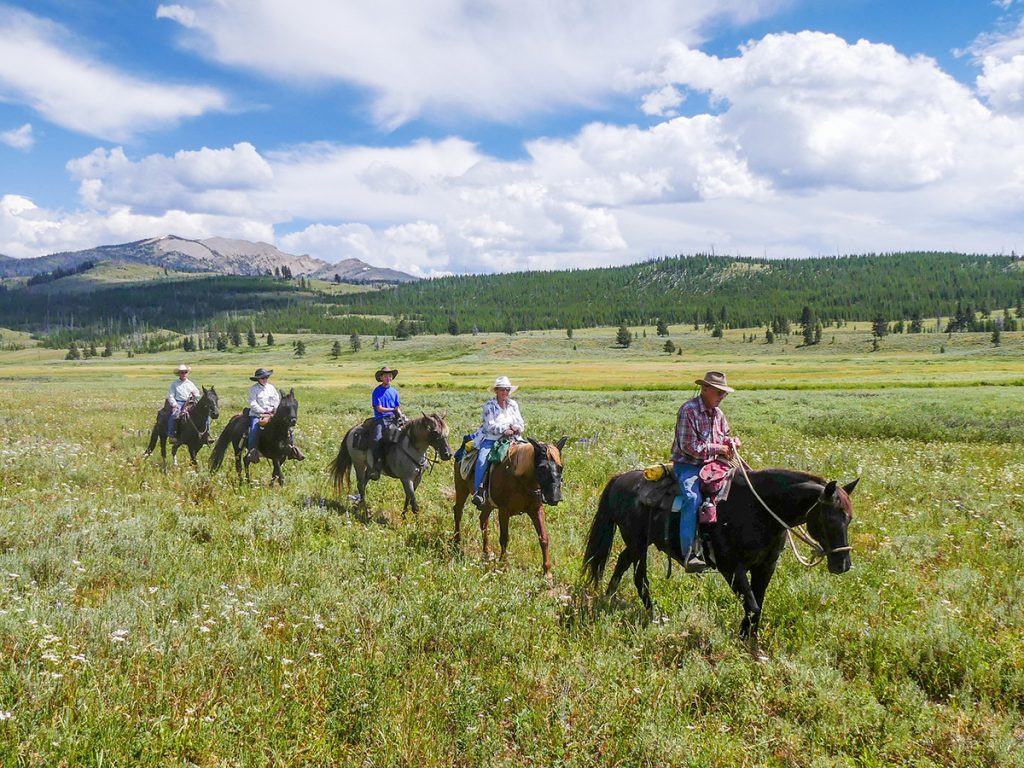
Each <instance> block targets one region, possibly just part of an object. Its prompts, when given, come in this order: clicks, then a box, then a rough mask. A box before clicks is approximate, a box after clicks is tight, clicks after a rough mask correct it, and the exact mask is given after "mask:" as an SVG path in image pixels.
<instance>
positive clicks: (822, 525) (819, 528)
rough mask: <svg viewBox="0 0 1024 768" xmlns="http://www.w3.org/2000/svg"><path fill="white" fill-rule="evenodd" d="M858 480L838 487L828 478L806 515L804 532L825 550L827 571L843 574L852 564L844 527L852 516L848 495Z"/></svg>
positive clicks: (845, 527) (851, 506)
mask: <svg viewBox="0 0 1024 768" xmlns="http://www.w3.org/2000/svg"><path fill="white" fill-rule="evenodd" d="M858 482H860V478H857V479H856V480H854V481H853V482H852V483H847V484H846V485H844V486H843V487H842V488H839V487H838V484H837V483H836V481H835V480H832V481H830V482H829V483H828V484H827V485H826V486H825V488H824V489H823V490H822V492H821V496H819V497H818V500H817V501H816V502H815V504H814V507H813V508H812V509H811V511H810V513H809V514H808V515H807V532H808V533H809V534H810V535H811V537H812V538H813V539H814V540H815V541H817V542H818V543H819V544H820V545H821V547H822V549H824V550H825V556H826V558H827V561H828V570H829V573H846V572H847V571H848V570H850V568H851V567H852V565H853V564H852V562H851V561H850V551H851V549H852V547H851V546H850V543H849V540H848V538H847V530H848V528H849V527H850V521H851V520H852V519H853V505H852V504H851V502H850V494H852V493H853V489H854V488H856V487H857V483H858Z"/></svg>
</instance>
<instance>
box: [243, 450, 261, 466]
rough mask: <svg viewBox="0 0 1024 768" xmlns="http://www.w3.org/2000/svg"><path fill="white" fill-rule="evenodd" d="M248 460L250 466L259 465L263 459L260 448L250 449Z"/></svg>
mask: <svg viewBox="0 0 1024 768" xmlns="http://www.w3.org/2000/svg"><path fill="white" fill-rule="evenodd" d="M246 458H247V459H248V460H249V463H250V464H258V463H259V460H260V459H261V458H262V457H261V456H260V449H259V448H250V449H249V453H248V455H247V456H246Z"/></svg>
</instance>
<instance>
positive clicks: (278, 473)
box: [270, 458, 284, 488]
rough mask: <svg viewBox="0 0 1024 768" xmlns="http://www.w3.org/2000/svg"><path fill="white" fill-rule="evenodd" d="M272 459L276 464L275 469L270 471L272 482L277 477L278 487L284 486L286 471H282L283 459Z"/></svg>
mask: <svg viewBox="0 0 1024 768" xmlns="http://www.w3.org/2000/svg"><path fill="white" fill-rule="evenodd" d="M270 461H271V462H272V463H273V465H274V469H273V470H272V471H271V473H270V484H271V485H273V484H274V480H275V479H276V480H277V485H278V487H279V488H284V473H283V472H282V471H281V464H282V462H281V460H280V459H277V458H274V459H271V460H270Z"/></svg>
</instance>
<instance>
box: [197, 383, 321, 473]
mask: <svg viewBox="0 0 1024 768" xmlns="http://www.w3.org/2000/svg"><path fill="white" fill-rule="evenodd" d="M298 418H299V401H298V400H296V399H295V390H294V389H292V390H291V391H289V392H288V394H287V395H285V396H284V397H282V398H281V402H280V404H279V405H278V406H277V409H276V410H275V411H274V415H273V416H271V417H270V421H269V422H268V424H267V425H266V426H265V427H263V428H262V429H261V430H260V435H259V439H258V442H257V448H258V449H259V452H260V454H261V455H262V456H263V457H264V458H266V459H270V462H271V464H273V467H274V469H273V472H272V474H271V475H270V484H271V485H273V484H274V480H277V482H278V484H280V485H284V474H282V472H281V465H282V464H284V462H286V461H287V460H288V459H290V458H292V459H299V460H300V461H301V460H302V459H303V458H304V457H303V456H302V454H301V453H300V452H299V450H298V449H297V448H296V447H295V441H294V440H293V438H292V428H293V427H294V426H295V422H296V421H298ZM248 429H249V409H248V408H247V409H245V411H243V412H242V413H240V414H238V415H237V416H232V417H231V421H229V422H228V425H227V426H226V427H225V428H224V431H223V432H221V433H220V438H218V440H217V444H216V445H215V446H214V447H213V455H212V456H210V469H211V470H212V471H214V472H216V471H217V470H218V469H220V465H221V464H222V463H223V462H224V454H225V453H226V452H227V449H228V445H231V446H232V447H234V449H235V471H236V472H238V480H239V482H241V481H242V466H243V464H244V466H245V479H246V482H248V481H249V464H250V463H252V462H250V461H249V455H248V452H247V451H246V448H245V446H246V443H245V440H246V434H247V432H248Z"/></svg>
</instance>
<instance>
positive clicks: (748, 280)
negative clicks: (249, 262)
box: [0, 253, 1024, 343]
mask: <svg viewBox="0 0 1024 768" xmlns="http://www.w3.org/2000/svg"><path fill="white" fill-rule="evenodd" d="M147 270H148V271H147ZM65 293H74V294H75V297H74V301H67V300H65V299H64V298H63V297H62V294H65ZM1022 300H1024V270H1022V269H1021V262H1020V260H1019V259H1017V258H1015V257H1003V256H979V255H964V254H955V253H900V254H885V255H868V256H850V257H838V258H818V259H784V260H765V259H737V258H731V257H722V256H704V255H698V256H688V257H674V258H665V259H659V260H656V261H651V262H646V263H642V264H635V265H631V266H625V267H610V268H602V269H588V270H568V271H555V272H520V273H510V274H502V275H461V276H453V277H443V278H437V279H433V280H425V281H420V282H417V283H414V284H409V285H401V286H398V287H394V288H384V289H377V290H370V289H365V288H364V289H358V290H357V289H353V288H351V287H349V286H337V285H334V284H331V283H326V282H323V281H318V280H306V279H304V278H302V279H299V280H281V279H274V278H268V277H238V276H223V275H220V276H199V275H194V276H189V278H188V279H183V278H182V276H179V275H168V274H165V273H164V272H163V270H159V269H158V270H156V272H155V273H154V272H153V270H150V269H148V268H142V267H133V268H121V267H117V266H116V265H109V264H108V265H104V264H99V265H96V266H95V267H93V268H91V269H89V270H87V271H85V272H82V273H79V274H74V275H69V276H64V277H61V278H60V279H55V280H52V281H50V282H46V283H43V284H40V285H35V286H29V287H27V288H26V287H11V286H8V287H6V288H5V287H3V286H0V324H2V325H6V326H8V327H10V328H17V329H19V330H22V331H32V332H35V333H36V334H44V335H49V337H50V341H51V343H66V341H67V340H68V339H69V338H79V339H83V338H97V339H101V338H103V339H109V338H112V337H114V338H116V337H123V336H125V335H126V334H128V333H133V334H138V333H139V331H140V329H142V330H143V331H148V330H158V329H164V330H169V331H174V332H176V333H182V334H185V333H189V334H191V333H198V332H200V331H203V332H205V333H207V334H208V335H209V334H211V333H213V334H216V333H230V332H231V330H232V329H238V328H240V329H241V332H242V333H245V332H246V330H247V329H249V328H250V327H254V328H255V329H256V330H257V332H261V333H262V332H266V331H273V332H276V333H301V332H311V333H321V334H332V335H342V334H345V335H347V334H352V333H356V334H373V335H378V334H379V335H391V334H396V333H398V334H404V333H405V332H408V333H411V334H416V333H469V332H471V331H474V330H475V331H506V332H514V331H521V330H531V329H535V330H543V329H554V328H558V329H562V328H569V327H571V328H586V327H596V326H608V325H617V324H619V323H625V324H627V325H632V326H642V325H647V326H653V325H655V323H656V322H657V321H658V320H659V319H660V320H662V321H664V322H665V323H670V324H685V325H690V326H700V327H705V328H712V327H715V326H718V327H720V328H721V329H727V328H730V327H731V328H755V327H764V326H766V325H769V324H775V325H781V326H785V327H787V328H788V325H789V324H790V323H794V324H795V323H799V322H801V321H802V320H804V321H805V320H806V319H807V318H808V316H809V317H811V318H813V321H814V323H818V322H820V323H821V324H822V325H824V326H825V327H828V326H830V325H842V324H843V323H845V322H851V321H852V322H856V321H861V322H864V321H867V322H871V321H873V320H877V319H878V318H884V319H885V320H888V321H890V322H892V321H897V320H906V321H911V320H915V321H916V322H917V325H918V327H919V326H920V324H921V323H923V322H925V321H928V320H933V319H934V318H936V317H940V316H941V317H954V318H959V319H961V320H962V321H963V323H965V324H966V323H967V322H971V323H973V322H974V318H975V317H976V316H980V317H981V318H985V317H986V316H987V315H988V314H989V312H995V311H997V310H1001V309H1002V310H1005V309H1007V308H1013V309H1014V310H1015V311H1014V312H1013V313H1011V314H1012V316H1013V317H1014V318H1017V317H1020V316H1022V314H1024V312H1022V307H1021V303H1022ZM979 322H980V321H979ZM962 329H964V330H966V329H968V328H967V326H966V325H964V327H963V328H962ZM970 329H971V330H983V328H981V327H972V328H970Z"/></svg>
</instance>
